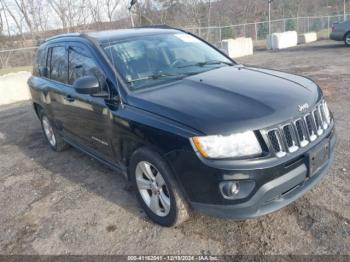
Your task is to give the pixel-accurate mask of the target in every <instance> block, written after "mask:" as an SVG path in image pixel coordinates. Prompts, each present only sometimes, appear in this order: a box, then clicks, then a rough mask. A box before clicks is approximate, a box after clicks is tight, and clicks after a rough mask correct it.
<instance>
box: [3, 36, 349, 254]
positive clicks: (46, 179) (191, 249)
mask: <svg viewBox="0 0 350 262" xmlns="http://www.w3.org/2000/svg"><path fill="white" fill-rule="evenodd" d="M349 61H350V49H349V48H345V47H344V46H343V45H342V44H341V43H339V44H338V43H334V42H329V41H323V42H319V43H317V44H312V45H305V46H302V47H298V48H294V49H290V50H288V51H283V52H278V53H276V52H275V53H274V52H258V53H257V54H256V55H254V56H252V57H247V58H244V59H239V62H242V63H245V64H249V65H257V66H266V67H271V68H276V69H281V70H285V71H288V72H292V73H298V74H302V75H305V76H308V77H311V78H313V79H315V80H316V81H317V82H318V83H319V84H320V85H321V87H322V88H323V90H324V92H325V95H326V96H327V98H328V101H329V104H330V108H331V109H332V110H333V112H334V114H335V119H336V123H337V135H338V143H337V146H336V158H335V163H334V166H333V168H332V169H331V172H330V174H329V176H327V177H326V178H325V179H324V180H323V181H322V182H321V183H320V184H319V185H318V186H317V187H315V188H314V189H313V190H312V191H310V192H308V193H307V194H306V195H305V196H304V197H302V198H301V199H300V200H298V201H297V202H295V203H293V204H291V205H290V206H288V207H287V208H284V209H283V210H281V211H278V212H276V213H274V214H271V215H268V216H265V217H262V218H259V219H255V220H249V221H243V222H236V221H230V220H220V219H215V218H209V217H205V216H201V215H198V214H196V215H195V216H194V218H192V219H191V220H190V221H188V222H186V223H185V224H183V225H182V226H180V227H178V228H172V229H166V228H161V227H159V226H156V225H154V224H152V223H151V222H149V221H148V220H147V219H146V218H145V215H144V214H143V212H141V211H140V208H139V207H138V205H137V202H136V200H135V198H134V196H133V193H132V192H131V191H130V190H129V188H128V187H127V184H126V182H125V181H124V180H123V178H122V176H121V175H118V174H115V173H114V172H112V171H111V170H109V169H108V168H106V167H104V166H103V165H101V164H99V163H98V162H96V161H94V160H93V159H91V158H90V157H88V156H86V155H84V154H82V153H80V152H79V151H77V150H75V149H70V150H68V151H66V152H63V153H55V152H53V151H51V150H50V149H49V147H48V145H46V143H45V141H44V138H43V136H42V133H41V129H40V125H39V121H38V120H37V119H36V117H35V115H34V112H33V110H32V108H31V105H30V104H29V103H28V102H25V103H17V104H12V105H10V106H1V107H0V253H1V254H208V253H210V254H349V255H350V175H349V173H350V150H349V148H350V139H349V130H350V63H349Z"/></svg>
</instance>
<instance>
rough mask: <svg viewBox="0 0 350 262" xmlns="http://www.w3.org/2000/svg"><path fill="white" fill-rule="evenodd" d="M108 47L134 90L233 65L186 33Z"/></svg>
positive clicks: (107, 50)
mask: <svg viewBox="0 0 350 262" xmlns="http://www.w3.org/2000/svg"><path fill="white" fill-rule="evenodd" d="M104 50H105V52H106V54H107V56H108V57H109V59H110V61H111V62H112V64H113V65H114V66H115V68H116V69H117V71H118V72H119V73H120V74H121V75H122V76H123V77H124V79H125V80H126V81H127V82H128V83H129V85H130V88H131V89H132V90H136V89H140V88H145V87H149V86H154V85H156V84H163V83H166V82H169V81H175V80H178V79H181V78H184V77H186V76H189V75H195V74H199V73H202V72H205V71H209V70H213V69H215V68H218V67H222V66H231V65H232V61H231V60H229V59H227V58H226V57H225V56H224V55H222V54H221V53H219V52H218V51H216V50H215V49H213V48H212V47H210V46H209V45H207V44H206V43H204V42H202V41H200V40H199V39H197V38H195V37H193V36H191V35H189V34H186V33H176V34H159V35H152V36H146V37H142V38H137V39H132V40H127V41H123V42H114V43H111V44H108V45H106V46H104Z"/></svg>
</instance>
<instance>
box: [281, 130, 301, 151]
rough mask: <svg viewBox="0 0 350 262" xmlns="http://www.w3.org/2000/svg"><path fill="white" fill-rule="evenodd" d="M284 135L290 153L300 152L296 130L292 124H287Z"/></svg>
mask: <svg viewBox="0 0 350 262" xmlns="http://www.w3.org/2000/svg"><path fill="white" fill-rule="evenodd" d="M282 130H283V135H284V137H285V141H286V144H287V147H288V151H289V152H290V153H292V152H295V151H297V150H298V148H299V147H298V141H297V137H296V133H295V130H294V128H293V125H292V124H287V125H285V126H284V127H283V129H282Z"/></svg>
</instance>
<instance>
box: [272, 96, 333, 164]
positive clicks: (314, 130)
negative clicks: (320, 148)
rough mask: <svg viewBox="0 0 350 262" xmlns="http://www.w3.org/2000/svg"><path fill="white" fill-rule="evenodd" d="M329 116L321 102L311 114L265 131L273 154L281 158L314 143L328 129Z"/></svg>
mask: <svg viewBox="0 0 350 262" xmlns="http://www.w3.org/2000/svg"><path fill="white" fill-rule="evenodd" d="M329 116H330V113H329V111H328V107H327V104H326V102H325V101H322V102H321V103H319V104H318V105H317V106H316V107H315V108H314V109H313V110H312V111H311V112H308V113H306V114H305V115H303V116H302V117H300V118H298V119H296V120H294V121H293V122H291V123H286V124H285V125H282V126H278V127H275V128H273V129H270V130H269V131H267V139H268V142H269V144H270V146H271V149H272V150H273V151H274V154H275V155H276V156H277V157H283V156H285V155H286V154H287V153H293V152H295V151H297V150H298V149H299V148H302V147H305V146H307V145H308V144H309V143H312V142H313V141H315V140H316V139H317V137H319V136H321V135H322V134H323V133H324V130H326V129H327V128H328V127H329V125H330V122H331V119H330V117H329Z"/></svg>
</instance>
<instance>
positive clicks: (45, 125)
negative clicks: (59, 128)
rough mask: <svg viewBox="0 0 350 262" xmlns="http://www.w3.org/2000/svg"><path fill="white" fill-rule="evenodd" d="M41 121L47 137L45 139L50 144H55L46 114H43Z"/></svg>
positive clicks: (53, 134)
mask: <svg viewBox="0 0 350 262" xmlns="http://www.w3.org/2000/svg"><path fill="white" fill-rule="evenodd" d="M42 121H43V128H44V132H45V135H46V137H47V140H48V141H49V143H50V145H51V146H56V137H55V133H54V132H53V129H52V126H51V124H50V121H49V119H48V118H47V117H46V116H43V118H42Z"/></svg>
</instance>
